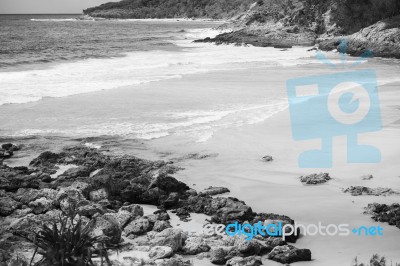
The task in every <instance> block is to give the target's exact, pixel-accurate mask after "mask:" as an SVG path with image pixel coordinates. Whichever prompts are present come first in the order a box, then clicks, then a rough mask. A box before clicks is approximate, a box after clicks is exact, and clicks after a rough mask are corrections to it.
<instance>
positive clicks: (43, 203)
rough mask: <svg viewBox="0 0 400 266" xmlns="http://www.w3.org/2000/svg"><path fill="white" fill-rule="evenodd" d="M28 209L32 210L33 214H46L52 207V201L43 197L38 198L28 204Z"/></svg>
mask: <svg viewBox="0 0 400 266" xmlns="http://www.w3.org/2000/svg"><path fill="white" fill-rule="evenodd" d="M28 206H29V208H31V209H32V212H33V213H34V214H42V213H45V212H47V211H48V210H50V209H51V208H52V207H53V201H51V200H48V199H46V198H45V197H42V198H39V199H37V200H35V201H32V202H30V203H29V204H28Z"/></svg>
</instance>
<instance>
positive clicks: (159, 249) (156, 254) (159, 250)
mask: <svg viewBox="0 0 400 266" xmlns="http://www.w3.org/2000/svg"><path fill="white" fill-rule="evenodd" d="M172 255H174V251H173V250H172V248H171V247H166V246H154V247H152V248H151V249H150V252H149V257H150V258H152V259H155V260H157V259H165V258H170V257H171V256H172Z"/></svg>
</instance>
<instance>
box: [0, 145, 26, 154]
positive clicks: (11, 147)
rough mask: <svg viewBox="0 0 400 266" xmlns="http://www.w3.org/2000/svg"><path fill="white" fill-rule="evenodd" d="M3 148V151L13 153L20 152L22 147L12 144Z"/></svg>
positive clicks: (2, 146)
mask: <svg viewBox="0 0 400 266" xmlns="http://www.w3.org/2000/svg"><path fill="white" fill-rule="evenodd" d="M1 148H2V149H3V150H6V151H11V152H14V151H19V150H20V149H21V147H20V146H18V145H15V144H12V143H6V144H2V145H1Z"/></svg>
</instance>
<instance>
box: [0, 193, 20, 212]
mask: <svg viewBox="0 0 400 266" xmlns="http://www.w3.org/2000/svg"><path fill="white" fill-rule="evenodd" d="M21 206H22V204H21V203H20V202H17V201H15V200H13V199H12V198H9V197H1V198H0V216H8V215H10V214H11V213H13V211H14V210H16V209H18V208H20V207H21Z"/></svg>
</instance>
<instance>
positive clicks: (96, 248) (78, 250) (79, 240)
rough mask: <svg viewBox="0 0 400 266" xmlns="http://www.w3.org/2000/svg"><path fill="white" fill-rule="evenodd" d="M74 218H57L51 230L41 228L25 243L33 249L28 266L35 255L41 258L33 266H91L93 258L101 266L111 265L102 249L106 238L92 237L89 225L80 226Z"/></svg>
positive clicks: (79, 221)
mask: <svg viewBox="0 0 400 266" xmlns="http://www.w3.org/2000/svg"><path fill="white" fill-rule="evenodd" d="M75 217H76V215H71V216H60V218H59V220H58V221H54V222H53V223H52V224H51V226H47V225H43V226H42V228H41V230H39V232H38V233H36V234H35V237H34V239H28V241H29V242H32V243H33V244H34V245H35V246H36V249H35V253H34V254H33V257H32V259H31V263H30V265H32V262H33V261H34V258H35V256H36V254H37V253H38V254H40V255H42V256H43V257H42V258H41V259H40V260H39V261H38V262H36V263H35V264H34V266H92V265H94V264H93V261H92V258H93V257H94V256H96V255H98V256H100V258H101V264H102V265H103V259H105V261H106V263H107V265H111V263H110V261H109V259H108V255H107V247H106V245H105V243H106V240H107V238H106V237H98V236H91V234H90V231H91V228H92V225H93V224H92V222H89V223H88V224H86V225H83V223H82V220H81V219H80V218H79V219H77V221H76V219H75Z"/></svg>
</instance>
